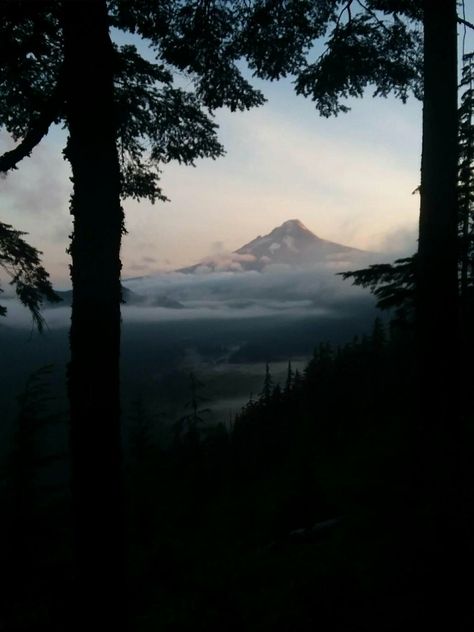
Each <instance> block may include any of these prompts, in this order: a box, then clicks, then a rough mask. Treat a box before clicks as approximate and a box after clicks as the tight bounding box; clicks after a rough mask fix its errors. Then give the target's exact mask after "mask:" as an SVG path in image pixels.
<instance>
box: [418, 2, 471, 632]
mask: <svg viewBox="0 0 474 632" xmlns="http://www.w3.org/2000/svg"><path fill="white" fill-rule="evenodd" d="M423 8H424V99H423V147H422V163H421V208H420V232H419V245H418V255H417V293H416V300H417V303H416V327H417V330H416V331H417V344H418V349H417V351H418V371H419V406H418V417H419V421H420V422H421V423H420V426H419V428H418V430H419V432H418V433H417V436H416V439H417V442H418V443H417V448H418V450H417V463H416V476H415V478H414V480H413V492H414V494H415V505H414V507H415V510H416V511H418V512H419V513H418V517H419V521H418V527H419V530H418V532H417V537H415V538H413V545H414V547H415V550H414V553H413V555H414V557H415V556H416V558H415V559H418V560H419V562H418V563H419V564H420V562H421V564H422V568H423V569H424V576H423V579H422V584H423V587H424V589H425V590H426V591H427V592H426V593H425V596H426V599H427V601H426V605H427V612H428V613H429V614H430V616H432V617H433V619H435V620H436V621H437V623H438V625H440V626H441V627H443V628H445V629H453V630H454V629H456V630H459V629H464V628H463V627H462V623H461V621H462V618H463V616H464V614H465V612H466V611H465V610H464V605H465V603H464V604H463V603H462V602H463V601H464V597H463V591H464V590H465V587H466V584H465V583H464V582H463V580H461V577H462V576H463V575H462V570H461V569H462V564H463V562H464V560H465V558H466V554H467V547H466V546H465V545H466V539H465V527H466V525H465V520H464V516H465V513H464V506H463V492H462V465H461V447H462V446H461V436H460V433H461V423H460V411H459V394H460V366H459V364H460V348H459V297H458V254H459V250H458V204H457V175H458V114H457V14H456V0H424V1H423Z"/></svg>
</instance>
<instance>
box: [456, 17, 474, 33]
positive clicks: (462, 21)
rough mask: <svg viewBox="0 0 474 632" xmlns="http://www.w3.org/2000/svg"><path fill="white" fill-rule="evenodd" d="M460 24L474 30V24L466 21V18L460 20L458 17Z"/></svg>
mask: <svg viewBox="0 0 474 632" xmlns="http://www.w3.org/2000/svg"><path fill="white" fill-rule="evenodd" d="M458 24H463V25H464V26H467V27H468V28H470V29H473V30H474V24H473V23H472V22H469V21H468V20H465V19H464V18H460V17H459V16H458Z"/></svg>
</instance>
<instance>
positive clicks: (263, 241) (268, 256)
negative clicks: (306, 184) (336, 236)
mask: <svg viewBox="0 0 474 632" xmlns="http://www.w3.org/2000/svg"><path fill="white" fill-rule="evenodd" d="M358 254H362V251H361V250H357V249H356V248H350V247H349V246H343V245H341V244H337V243H335V242H333V241H327V240H326V239H321V238H320V237H317V236H316V235H315V234H314V233H312V232H311V231H310V230H309V229H308V228H306V226H305V225H304V224H303V223H302V222H300V220H298V219H290V220H288V221H286V222H284V223H283V224H282V225H281V226H278V227H277V228H274V229H273V230H272V231H271V232H270V233H268V235H263V236H261V235H259V236H258V237H257V238H256V239H253V240H252V241H250V242H249V243H248V244H245V245H244V246H242V247H241V248H239V249H238V250H235V251H234V252H231V253H229V254H219V255H214V256H211V257H207V258H205V259H203V260H202V261H201V262H200V263H198V264H196V265H193V266H189V267H187V268H182V269H181V270H179V272H185V273H192V272H222V271H227V270H228V271H244V270H256V271H261V270H263V269H264V268H265V267H266V266H268V265H272V264H286V265H296V266H300V265H309V264H313V263H318V262H321V263H324V262H331V261H335V262H336V261H339V260H346V261H347V260H350V259H351V258H352V256H357V255H358Z"/></svg>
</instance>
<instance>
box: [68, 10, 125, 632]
mask: <svg viewBox="0 0 474 632" xmlns="http://www.w3.org/2000/svg"><path fill="white" fill-rule="evenodd" d="M63 19H64V22H63V29H64V54H65V67H66V68H65V69H66V73H65V74H66V79H65V90H66V116H67V126H68V130H69V140H68V145H67V148H66V151H65V155H66V158H67V159H68V160H69V162H70V164H71V167H72V182H73V194H72V197H71V213H72V215H73V218H74V230H73V235H72V239H71V245H70V254H71V257H72V265H71V279H72V285H73V300H72V316H71V330H70V350H71V360H70V364H69V369H68V389H69V401H70V419H71V422H70V423H71V427H70V449H71V461H72V498H73V511H74V521H75V522H74V524H75V575H76V577H75V579H76V585H75V591H76V594H75V597H76V600H75V601H76V607H75V608H74V609H73V613H74V614H73V616H74V617H75V620H76V623H77V628H78V629H81V630H87V629H92V628H94V629H98V630H114V632H115V631H117V630H125V629H126V626H127V624H126V619H127V618H126V612H125V603H126V599H125V595H126V586H125V554H124V527H123V507H122V485H121V438H120V400H119V395H120V393H119V356H120V300H121V289H120V270H121V263H120V244H121V235H122V227H123V212H122V208H121V204H120V167H119V161H118V154H117V148H116V124H115V116H114V88H113V50H112V45H111V41H110V37H109V31H108V18H107V9H106V3H105V1H104V0H85V1H84V0H82V1H80V0H79V1H78V0H72V1H71V0H68V1H64V2H63Z"/></svg>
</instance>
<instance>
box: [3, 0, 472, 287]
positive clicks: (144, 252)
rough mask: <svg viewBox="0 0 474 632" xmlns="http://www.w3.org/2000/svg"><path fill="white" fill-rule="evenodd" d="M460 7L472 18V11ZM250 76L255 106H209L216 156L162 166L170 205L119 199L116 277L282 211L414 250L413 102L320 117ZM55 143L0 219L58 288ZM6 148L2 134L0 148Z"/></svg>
mask: <svg viewBox="0 0 474 632" xmlns="http://www.w3.org/2000/svg"><path fill="white" fill-rule="evenodd" d="M467 8H468V9H469V13H468V17H470V14H471V13H472V10H473V8H474V7H472V5H471V3H468V7H467ZM470 39H471V38H470ZM255 84H256V85H258V86H259V87H261V89H262V91H263V92H264V94H265V96H266V97H267V98H268V102H267V103H266V104H265V105H264V106H262V107H261V108H257V109H254V110H251V111H249V112H244V113H240V112H239V113H229V112H227V111H219V112H218V113H217V114H216V121H217V122H218V124H219V126H220V139H221V141H222V142H223V144H224V146H225V148H226V152H227V153H226V156H225V157H223V158H220V159H218V160H217V161H212V160H200V161H198V163H197V166H196V167H195V168H192V167H185V166H179V165H175V164H170V165H167V166H165V167H164V171H163V176H162V187H163V190H164V192H165V194H166V195H167V196H168V197H169V198H170V199H171V202H169V203H157V204H156V205H155V206H152V205H151V204H149V203H148V202H141V203H140V204H138V203H136V202H133V201H127V202H126V203H125V210H126V224H127V229H128V231H129V234H128V235H127V236H126V237H125V238H124V247H123V262H124V276H135V275H139V274H140V275H141V274H148V273H152V272H155V271H158V270H161V269H171V268H176V267H179V266H182V265H185V264H190V263H194V262H196V261H197V260H199V259H200V258H202V257H204V256H206V255H208V254H209V253H210V252H212V251H215V250H217V249H224V250H234V249H236V248H238V247H239V246H241V245H242V244H243V243H245V242H247V241H249V240H250V239H252V238H254V237H255V236H257V235H258V234H263V233H266V232H269V231H270V230H271V229H272V228H273V227H275V226H276V225H278V224H280V223H282V222H283V221H285V220H287V219H291V218H298V219H300V220H301V221H303V222H304V223H305V224H306V226H307V227H308V228H310V229H311V230H312V231H313V232H315V233H316V234H318V235H319V236H320V237H323V238H326V239H331V240H334V241H338V242H341V243H345V244H349V245H352V246H356V247H359V248H364V249H365V248H366V249H370V250H376V251H385V252H388V253H389V254H393V255H394V256H395V255H396V254H398V253H399V252H404V251H405V252H406V251H407V250H408V251H409V250H413V249H414V247H415V231H416V226H417V217H418V206H419V198H418V196H417V195H412V191H413V190H414V189H415V188H416V187H417V186H418V184H419V163H420V147H421V106H420V104H419V103H418V102H416V101H415V100H414V99H411V100H410V101H409V102H408V103H407V104H406V105H404V104H402V103H401V102H400V101H396V100H394V99H391V98H389V99H372V98H371V97H370V96H367V97H365V98H364V99H360V100H356V101H353V102H351V103H350V105H351V106H352V111H351V112H349V113H348V114H343V115H340V116H339V117H337V118H332V119H323V118H321V117H319V116H318V114H317V113H316V111H315V109H314V106H313V104H312V103H311V102H310V101H309V100H307V99H304V98H303V97H296V96H295V94H294V92H293V89H292V86H291V84H290V82H289V81H288V80H285V81H281V82H278V83H273V84H271V83H267V82H260V81H259V82H255ZM63 145H64V134H63V132H61V131H60V130H54V131H53V132H51V133H50V134H49V135H48V137H47V139H45V141H43V143H42V144H41V146H40V147H38V148H37V149H36V150H35V151H34V152H33V155H32V157H31V158H30V159H28V160H25V161H24V162H23V163H22V164H21V166H20V168H19V169H18V171H16V172H14V173H13V174H11V175H9V176H8V177H7V178H5V179H3V180H2V181H1V182H0V192H1V199H2V220H3V221H7V222H11V223H13V224H14V225H15V226H16V227H17V228H19V229H22V230H25V231H28V232H29V233H30V237H29V240H30V242H31V243H32V244H34V245H35V246H37V247H39V248H40V249H42V250H43V251H44V260H45V264H46V266H47V267H48V269H49V270H50V272H51V274H52V277H53V279H54V281H55V282H57V283H58V284H60V285H65V284H67V281H68V265H69V257H68V255H66V253H65V250H66V248H67V245H68V234H69V233H70V231H71V222H70V217H69V214H68V208H67V207H68V198H69V194H70V182H69V180H68V175H69V173H68V167H67V164H66V163H65V161H64V160H63V158H62V155H61V150H62V147H63ZM8 146H9V143H8V140H7V139H6V138H5V137H1V138H0V151H4V150H5V149H7V148H8Z"/></svg>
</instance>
